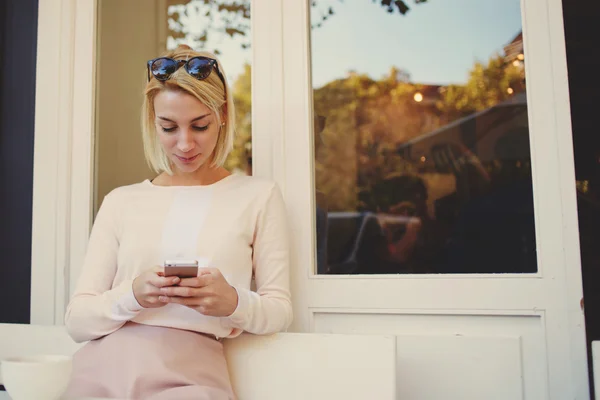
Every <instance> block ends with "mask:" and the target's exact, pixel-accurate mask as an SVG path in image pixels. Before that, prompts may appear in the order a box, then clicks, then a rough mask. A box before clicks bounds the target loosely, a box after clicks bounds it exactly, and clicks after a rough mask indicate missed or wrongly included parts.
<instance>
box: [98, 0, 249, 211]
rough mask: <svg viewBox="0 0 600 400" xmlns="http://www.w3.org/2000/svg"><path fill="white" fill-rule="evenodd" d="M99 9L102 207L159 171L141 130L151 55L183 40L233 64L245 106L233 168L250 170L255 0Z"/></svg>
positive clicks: (239, 103) (238, 99)
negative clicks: (115, 192)
mask: <svg viewBox="0 0 600 400" xmlns="http://www.w3.org/2000/svg"><path fill="white" fill-rule="evenodd" d="M99 13H100V19H99V32H98V36H99V42H98V43H99V44H98V48H99V53H98V86H97V88H98V90H97V91H98V98H97V110H96V121H97V127H96V132H97V135H96V179H95V185H96V193H95V209H97V208H98V207H99V205H100V203H101V202H102V199H103V198H104V196H105V195H106V194H107V193H108V192H110V191H111V190H112V189H114V188H115V187H118V186H122V185H128V184H132V183H135V182H140V181H142V180H144V179H146V178H152V177H154V175H155V174H154V173H153V172H152V171H151V170H150V169H149V168H148V166H147V165H146V162H145V160H144V153H143V145H142V137H141V130H140V110H141V106H142V100H143V94H142V93H143V89H144V85H145V84H146V71H145V68H146V61H147V60H149V59H151V58H154V57H157V56H158V55H160V54H162V53H163V52H165V51H166V50H167V49H168V50H171V49H174V48H176V47H177V45H178V44H180V43H184V44H187V45H189V46H191V47H193V48H194V49H196V50H206V51H210V52H212V53H215V54H216V55H217V56H218V57H219V59H220V61H221V62H222V64H223V66H224V67H225V72H226V75H227V80H228V82H229V85H230V86H231V89H232V91H233V94H234V99H235V100H234V101H235V103H236V107H237V111H238V114H237V121H236V122H237V124H238V125H237V126H238V137H237V139H236V143H235V148H234V150H233V152H232V154H231V156H230V157H229V159H228V160H227V163H226V167H227V168H229V169H230V170H231V171H233V172H235V173H242V174H245V173H246V169H247V165H248V161H249V160H250V159H251V148H250V145H249V142H250V137H251V125H250V121H251V117H250V115H251V92H250V90H251V89H250V60H251V50H250V48H249V47H250V2H249V1H242V2H240V1H236V2H233V1H229V0H219V1H212V2H205V1H203V0H191V1H190V0H167V1H166V2H148V1H147V0H128V1H121V0H100V1H99ZM115 60H118V62H115Z"/></svg>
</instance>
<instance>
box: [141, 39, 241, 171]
mask: <svg viewBox="0 0 600 400" xmlns="http://www.w3.org/2000/svg"><path fill="white" fill-rule="evenodd" d="M198 56H203V57H209V58H212V59H214V60H217V64H218V66H219V71H220V72H221V74H222V75H223V81H221V78H220V77H219V75H218V74H217V73H216V71H212V72H211V74H210V75H209V76H208V77H207V78H206V79H204V80H198V79H196V78H194V77H193V76H191V75H190V74H188V73H187V71H185V68H183V67H181V68H179V69H178V70H177V71H176V72H175V73H174V74H173V75H171V77H170V78H169V79H168V80H167V81H165V82H161V81H159V80H158V79H156V78H154V77H151V79H150V81H149V82H148V83H147V84H146V88H145V90H144V103H143V106H142V139H143V142H144V155H145V157H146V162H147V163H148V165H149V166H150V168H152V169H153V170H154V171H155V172H157V173H161V172H163V171H164V172H166V173H168V174H169V175H172V174H173V170H172V168H171V162H170V161H169V158H168V156H167V155H166V154H165V152H164V149H163V148H162V146H161V144H160V143H159V141H158V134H157V132H156V123H155V118H156V113H155V111H154V98H155V97H156V95H157V94H159V93H160V92H162V91H163V90H176V91H177V90H179V91H182V92H185V93H188V94H190V95H192V96H194V97H195V98H197V99H198V100H199V101H201V102H202V104H204V105H205V106H206V107H208V108H209V109H210V110H211V111H212V112H214V113H215V115H216V117H217V124H218V125H219V137H218V138H217V145H216V147H215V150H214V153H213V155H212V165H211V166H213V167H214V166H219V167H221V166H223V164H224V163H225V160H226V159H227V156H228V155H229V153H230V152H231V149H232V148H233V140H234V137H235V107H234V104H233V96H232V93H231V90H230V88H229V85H228V84H227V78H226V77H225V72H224V70H223V67H222V66H221V62H220V61H219V60H218V59H217V58H216V57H215V55H214V54H212V53H208V52H198V51H194V50H193V49H192V48H190V47H188V46H185V45H180V46H179V47H178V48H177V49H175V50H173V51H169V52H167V53H165V54H164V55H163V57H169V58H173V59H175V60H188V59H190V58H192V57H198Z"/></svg>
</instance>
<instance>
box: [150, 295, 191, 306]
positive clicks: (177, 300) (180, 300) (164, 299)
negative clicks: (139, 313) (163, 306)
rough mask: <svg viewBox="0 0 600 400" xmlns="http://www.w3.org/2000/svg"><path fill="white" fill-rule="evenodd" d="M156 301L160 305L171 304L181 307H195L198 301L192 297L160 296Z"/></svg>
mask: <svg viewBox="0 0 600 400" xmlns="http://www.w3.org/2000/svg"><path fill="white" fill-rule="evenodd" d="M158 301H160V302H161V303H171V304H181V305H182V306H188V307H192V306H196V305H198V299H196V298H194V297H170V296H160V297H159V298H158Z"/></svg>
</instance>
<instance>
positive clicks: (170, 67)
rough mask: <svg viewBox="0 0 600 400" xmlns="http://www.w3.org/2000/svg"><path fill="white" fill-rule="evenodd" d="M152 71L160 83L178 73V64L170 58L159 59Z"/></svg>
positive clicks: (153, 64)
mask: <svg viewBox="0 0 600 400" xmlns="http://www.w3.org/2000/svg"><path fill="white" fill-rule="evenodd" d="M151 71H152V75H154V77H155V78H156V79H158V80H159V81H164V80H167V79H169V77H170V76H171V75H173V73H174V72H175V71H177V62H176V61H174V60H169V59H168V58H159V59H157V60H155V61H154V62H153V63H152V67H151Z"/></svg>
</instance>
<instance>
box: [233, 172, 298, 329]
mask: <svg viewBox="0 0 600 400" xmlns="http://www.w3.org/2000/svg"><path fill="white" fill-rule="evenodd" d="M288 236H289V235H288V225H287V213H286V209H285V204H284V201H283V198H282V196H281V192H280V190H279V188H278V187H277V186H276V185H275V184H273V186H271V188H270V190H269V192H268V195H267V199H266V201H265V202H264V203H263V206H262V209H261V210H260V212H259V215H258V219H257V223H256V228H255V233H254V243H253V263H252V264H253V270H254V278H255V281H256V292H253V291H250V290H248V289H245V288H241V287H235V289H236V291H237V293H238V305H237V308H236V310H235V311H234V312H233V314H231V315H230V316H229V317H226V318H225V325H227V326H229V327H231V328H233V332H232V333H231V334H230V337H235V336H237V335H239V334H240V333H241V332H242V331H246V332H249V333H253V334H257V335H266V334H271V333H275V332H279V331H282V330H284V329H287V328H288V326H289V325H290V324H291V322H292V302H291V295H290V278H289V275H290V274H289V265H290V261H289V239H288Z"/></svg>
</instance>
